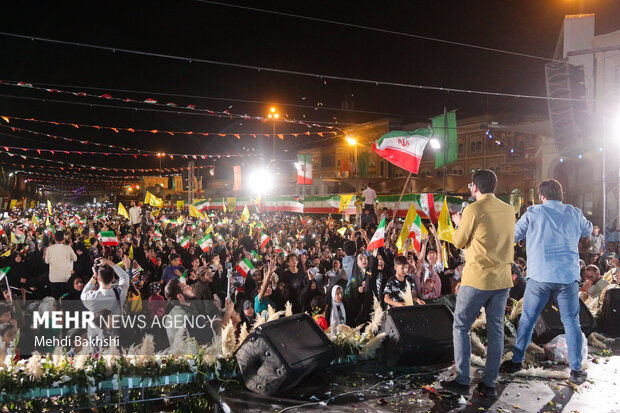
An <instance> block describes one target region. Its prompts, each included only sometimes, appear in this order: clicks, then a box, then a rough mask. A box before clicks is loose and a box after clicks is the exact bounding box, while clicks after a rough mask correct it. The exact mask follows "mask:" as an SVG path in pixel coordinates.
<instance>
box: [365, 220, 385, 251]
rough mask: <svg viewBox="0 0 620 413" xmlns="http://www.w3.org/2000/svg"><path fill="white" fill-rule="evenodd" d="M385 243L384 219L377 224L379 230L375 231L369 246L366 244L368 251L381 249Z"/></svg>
mask: <svg viewBox="0 0 620 413" xmlns="http://www.w3.org/2000/svg"><path fill="white" fill-rule="evenodd" d="M384 242H385V218H383V219H382V220H381V223H380V224H379V228H377V230H376V231H375V234H374V235H373V236H372V239H371V240H370V244H368V248H366V249H367V250H368V251H371V250H374V249H377V248H381V247H382V246H383V244H384Z"/></svg>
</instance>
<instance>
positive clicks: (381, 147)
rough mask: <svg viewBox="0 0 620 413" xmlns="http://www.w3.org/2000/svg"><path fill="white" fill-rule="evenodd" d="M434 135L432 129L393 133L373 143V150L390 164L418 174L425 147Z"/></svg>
mask: <svg viewBox="0 0 620 413" xmlns="http://www.w3.org/2000/svg"><path fill="white" fill-rule="evenodd" d="M432 134H433V130H432V129H431V128H425V129H416V130H414V131H411V132H405V131H392V132H388V133H386V134H385V135H383V136H381V137H380V138H379V140H378V141H377V142H375V143H373V144H372V149H373V150H374V151H375V152H377V154H378V155H379V156H380V157H382V158H385V159H387V160H388V161H389V162H390V163H393V164H394V165H396V166H398V167H401V168H403V169H405V170H407V171H409V172H411V173H414V174H417V173H418V169H419V168H420V161H421V160H422V153H424V147H425V146H426V144H427V143H428V140H429V139H430V137H431V136H432Z"/></svg>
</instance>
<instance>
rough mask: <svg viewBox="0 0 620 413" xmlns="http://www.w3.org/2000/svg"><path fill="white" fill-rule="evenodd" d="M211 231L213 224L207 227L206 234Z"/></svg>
mask: <svg viewBox="0 0 620 413" xmlns="http://www.w3.org/2000/svg"><path fill="white" fill-rule="evenodd" d="M211 232H213V225H209V228H207V233H206V234H205V235H207V234H210V233H211Z"/></svg>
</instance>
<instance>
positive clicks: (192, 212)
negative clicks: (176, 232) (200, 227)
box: [181, 201, 205, 219]
mask: <svg viewBox="0 0 620 413" xmlns="http://www.w3.org/2000/svg"><path fill="white" fill-rule="evenodd" d="M181 202H183V201H181ZM189 216H190V217H195V218H198V219H205V216H204V215H203V213H202V212H200V211H199V210H198V208H196V207H195V206H193V205H190V206H189Z"/></svg>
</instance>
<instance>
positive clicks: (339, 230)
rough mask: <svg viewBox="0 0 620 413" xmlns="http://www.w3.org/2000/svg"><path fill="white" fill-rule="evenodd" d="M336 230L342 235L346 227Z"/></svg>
mask: <svg viewBox="0 0 620 413" xmlns="http://www.w3.org/2000/svg"><path fill="white" fill-rule="evenodd" d="M336 232H338V233H339V234H340V235H342V236H343V237H344V234H345V232H347V227H342V228H338V229H337V230H336Z"/></svg>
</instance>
